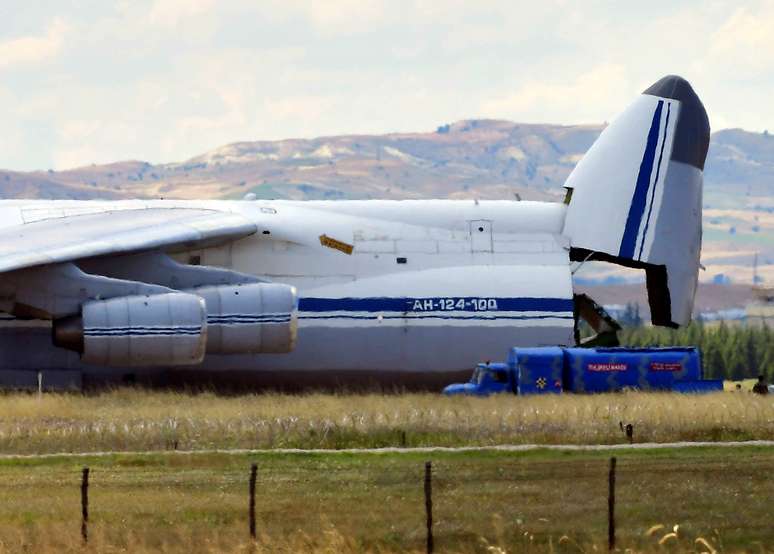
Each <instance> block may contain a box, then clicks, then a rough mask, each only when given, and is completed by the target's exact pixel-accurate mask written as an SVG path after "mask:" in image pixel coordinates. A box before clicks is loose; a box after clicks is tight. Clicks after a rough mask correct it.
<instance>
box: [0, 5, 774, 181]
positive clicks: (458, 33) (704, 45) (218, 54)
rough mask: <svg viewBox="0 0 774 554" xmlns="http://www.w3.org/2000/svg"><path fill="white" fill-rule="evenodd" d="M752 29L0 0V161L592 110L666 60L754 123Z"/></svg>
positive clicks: (761, 48)
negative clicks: (466, 119)
mask: <svg viewBox="0 0 774 554" xmlns="http://www.w3.org/2000/svg"><path fill="white" fill-rule="evenodd" d="M622 5H623V6H625V7H623V8H622V7H621V6H622ZM772 30H774V1H771V2H749V3H746V4H742V3H739V2H679V1H664V2H661V1H658V0H656V1H653V0H651V1H649V2H643V3H634V2H626V3H621V2H594V1H588V0H587V1H583V2H580V1H578V2H565V1H551V0H540V1H534V0H533V1H529V2H515V1H514V0H504V1H501V2H500V1H491V2H490V1H486V0H476V1H475V2H473V1H456V0H444V1H440V0H439V1H403V0H384V1H381V0H316V1H315V0H310V1H308V2H303V1H295V0H276V1H275V0H244V1H243V0H233V1H230V0H147V1H145V0H131V1H119V2H113V3H111V2H108V1H106V0H49V1H42V0H38V1H35V2H26V1H22V0H19V1H11V0H0V168H7V169H17V170H28V169H47V168H54V169H62V168H68V167H73V166H77V165H85V164H90V163H104V162H109V161H116V160H124V159H141V160H147V161H150V162H166V161H182V160H184V159H187V158H190V157H192V156H194V155H197V154H200V153H202V152H204V151H206V150H209V149H212V148H214V147H217V146H221V145H223V144H226V143H229V142H235V141H240V140H258V139H277V138H290V137H313V136H319V135H332V134H342V133H384V132H390V131H425V130H432V129H435V128H436V127H437V126H438V125H441V124H443V123H447V122H451V121H454V120H458V119H463V118H471V117H493V118H502V119H511V120H515V121H521V122H550V123H566V124H571V123H588V122H593V123H599V122H602V121H605V120H609V119H611V118H612V117H613V116H614V115H615V114H616V112H618V111H619V110H620V109H621V108H622V107H624V106H625V105H626V104H628V103H629V102H630V101H631V100H632V98H633V96H634V95H636V94H637V93H639V92H640V91H641V90H642V89H644V88H645V87H647V86H648V85H649V84H650V83H652V82H653V81H656V80H657V79H658V78H660V77H661V76H663V75H665V74H669V73H677V74H680V75H683V76H684V77H686V78H688V79H689V80H690V81H691V82H692V83H693V85H694V88H695V89H696V90H697V92H698V93H699V95H700V96H701V97H702V99H703V101H704V103H705V106H706V107H707V111H708V112H709V115H710V122H711V124H712V127H713V129H720V128H725V127H743V128H746V129H749V130H757V131H760V130H763V129H766V128H771V129H774V31H772Z"/></svg>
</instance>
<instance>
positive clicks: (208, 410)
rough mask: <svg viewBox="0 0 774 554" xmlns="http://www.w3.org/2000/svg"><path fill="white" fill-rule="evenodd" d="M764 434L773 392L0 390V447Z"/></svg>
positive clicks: (326, 444)
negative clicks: (462, 394)
mask: <svg viewBox="0 0 774 554" xmlns="http://www.w3.org/2000/svg"><path fill="white" fill-rule="evenodd" d="M619 422H623V423H624V424H627V423H631V424H632V425H633V426H634V440H635V442H673V441H696V440H709V441H727V440H755V439H774V396H769V397H766V398H761V397H758V396H755V395H752V394H749V393H746V392H745V393H729V392H724V393H717V394H713V395H698V396H693V395H679V394H668V393H659V394H654V393H625V394H609V395H594V396H586V395H577V396H576V395H564V396H561V397H554V396H533V397H516V396H506V395H503V396H499V397H491V398H446V397H442V396H441V395H437V394H405V395H344V394H341V395H328V394H308V395H275V394H267V395H245V396H237V397H223V396H217V395H214V394H209V393H205V394H182V393H171V392H152V391H144V390H139V389H120V390H115V391H112V392H107V393H102V394H98V395H93V396H84V395H79V394H45V395H43V396H42V397H38V396H37V395H34V394H8V395H3V396H0V453H3V454H44V453H56V452H97V451H118V452H120V451H140V450H142V451H144V450H171V449H178V450H205V449H232V448H242V449H262V448H331V449H340V448H351V447H366V448H372V447H384V446H408V447H412V446H466V445H482V446H486V445H494V444H533V443H534V444H615V443H621V442H624V440H625V437H624V436H623V434H622V433H621V430H620V427H619Z"/></svg>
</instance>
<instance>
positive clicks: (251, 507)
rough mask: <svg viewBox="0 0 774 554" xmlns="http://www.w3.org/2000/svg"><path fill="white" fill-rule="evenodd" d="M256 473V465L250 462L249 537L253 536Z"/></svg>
mask: <svg viewBox="0 0 774 554" xmlns="http://www.w3.org/2000/svg"><path fill="white" fill-rule="evenodd" d="M257 473H258V465H257V464H252V465H251V466H250V505H249V514H250V516H249V517H250V537H251V538H253V539H254V538H255V478H256V475H257Z"/></svg>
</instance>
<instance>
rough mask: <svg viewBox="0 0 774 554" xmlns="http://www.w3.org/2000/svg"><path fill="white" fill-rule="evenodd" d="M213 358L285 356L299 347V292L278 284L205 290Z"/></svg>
mask: <svg viewBox="0 0 774 554" xmlns="http://www.w3.org/2000/svg"><path fill="white" fill-rule="evenodd" d="M193 292H194V293H195V294H197V295H199V296H201V297H202V298H204V301H205V304H206V306H207V328H208V331H207V352H208V353H210V354H258V353H285V352H290V351H291V350H293V348H294V346H295V343H296V327H297V315H298V311H297V304H298V301H297V298H296V289H295V288H294V287H291V286H289V285H282V284H277V283H252V284H245V285H234V286H217V287H203V288H198V289H195V291H193Z"/></svg>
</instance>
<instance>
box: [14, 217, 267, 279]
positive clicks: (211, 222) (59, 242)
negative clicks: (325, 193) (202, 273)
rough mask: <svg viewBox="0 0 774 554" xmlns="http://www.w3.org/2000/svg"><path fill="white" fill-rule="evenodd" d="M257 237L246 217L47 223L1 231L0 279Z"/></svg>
mask: <svg viewBox="0 0 774 554" xmlns="http://www.w3.org/2000/svg"><path fill="white" fill-rule="evenodd" d="M256 232H257V227H256V224H255V223H253V222H251V221H250V220H248V219H247V218H245V217H244V216H242V215H239V214H235V213H230V212H221V211H217V210H205V209H191V208H143V209H136V210H120V211H109V212H102V213H98V214H88V215H77V216H71V217H64V218H55V219H47V220H43V221H37V222H34V223H27V224H23V225H15V226H13V227H7V228H4V229H0V273H4V272H8V271H14V270H18V269H25V268H30V267H35V266H40V265H49V264H55V263H64V262H70V261H74V260H78V259H82V258H88V257H94V256H102V255H107V254H126V253H130V252H139V251H144V250H152V249H158V248H172V247H175V246H181V247H185V248H192V247H201V248H203V247H208V246H213V245H217V244H221V243H224V242H230V241H234V240H237V239H240V238H244V237H247V236H249V235H252V234H254V233H256Z"/></svg>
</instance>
